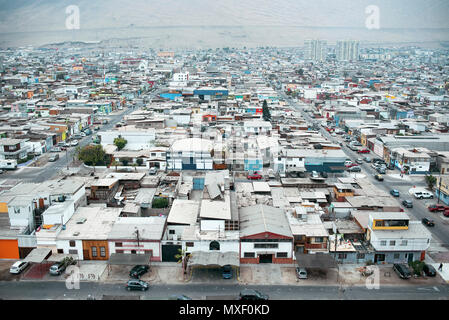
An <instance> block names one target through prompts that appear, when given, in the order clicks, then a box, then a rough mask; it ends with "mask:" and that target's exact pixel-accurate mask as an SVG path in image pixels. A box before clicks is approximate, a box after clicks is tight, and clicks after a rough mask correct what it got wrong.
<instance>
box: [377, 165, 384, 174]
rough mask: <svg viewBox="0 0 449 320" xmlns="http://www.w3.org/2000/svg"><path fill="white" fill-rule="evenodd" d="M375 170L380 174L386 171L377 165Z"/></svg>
mask: <svg viewBox="0 0 449 320" xmlns="http://www.w3.org/2000/svg"><path fill="white" fill-rule="evenodd" d="M376 171H377V172H378V173H380V174H385V173H386V172H387V171H386V169H385V168H384V167H378V168H377V169H376Z"/></svg>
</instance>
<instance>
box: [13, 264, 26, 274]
mask: <svg viewBox="0 0 449 320" xmlns="http://www.w3.org/2000/svg"><path fill="white" fill-rule="evenodd" d="M28 265H29V263H28V262H24V261H16V262H14V264H13V265H12V266H11V267H10V268H9V272H10V273H12V274H19V273H21V272H22V271H23V270H25V269H26V267H28Z"/></svg>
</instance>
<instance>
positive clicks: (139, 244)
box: [108, 217, 167, 261]
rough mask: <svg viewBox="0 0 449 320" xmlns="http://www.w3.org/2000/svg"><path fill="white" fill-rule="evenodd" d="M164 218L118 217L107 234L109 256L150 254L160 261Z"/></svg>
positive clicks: (152, 257) (154, 259) (152, 259)
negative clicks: (114, 254) (116, 254)
mask: <svg viewBox="0 0 449 320" xmlns="http://www.w3.org/2000/svg"><path fill="white" fill-rule="evenodd" d="M166 220H167V218H166V217H119V218H118V219H117V220H116V221H115V223H114V225H113V226H112V229H111V231H110V232H109V234H108V246H109V254H112V253H125V254H151V258H150V259H151V261H162V245H161V240H162V238H163V235H164V232H165V227H166Z"/></svg>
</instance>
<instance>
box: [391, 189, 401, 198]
mask: <svg viewBox="0 0 449 320" xmlns="http://www.w3.org/2000/svg"><path fill="white" fill-rule="evenodd" d="M390 194H391V195H392V196H393V197H399V191H398V190H396V189H393V190H390Z"/></svg>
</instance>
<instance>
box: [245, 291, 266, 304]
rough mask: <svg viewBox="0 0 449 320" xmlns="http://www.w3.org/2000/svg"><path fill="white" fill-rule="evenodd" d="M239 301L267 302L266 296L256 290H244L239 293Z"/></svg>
mask: <svg viewBox="0 0 449 320" xmlns="http://www.w3.org/2000/svg"><path fill="white" fill-rule="evenodd" d="M239 300H246V301H251V300H268V296H267V295H266V294H263V293H261V292H259V291H257V290H253V289H245V290H242V291H241V292H240V295H239Z"/></svg>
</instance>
